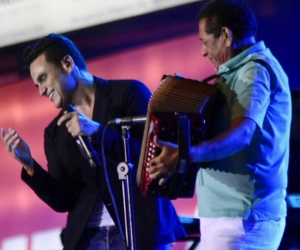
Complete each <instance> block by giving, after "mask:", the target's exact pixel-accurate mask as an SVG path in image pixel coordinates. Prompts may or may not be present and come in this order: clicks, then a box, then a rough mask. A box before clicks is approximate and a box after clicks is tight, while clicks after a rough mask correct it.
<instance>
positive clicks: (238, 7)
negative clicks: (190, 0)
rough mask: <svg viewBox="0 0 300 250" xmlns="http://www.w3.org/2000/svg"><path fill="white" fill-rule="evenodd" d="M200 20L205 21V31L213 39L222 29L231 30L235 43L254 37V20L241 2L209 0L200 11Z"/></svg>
mask: <svg viewBox="0 0 300 250" xmlns="http://www.w3.org/2000/svg"><path fill="white" fill-rule="evenodd" d="M201 19H207V22H206V30H205V31H206V33H208V34H213V35H214V37H215V38H218V37H220V35H221V30H222V27H228V28H229V29H231V30H232V33H233V39H234V41H235V42H237V41H239V40H241V39H244V38H247V37H251V36H255V35H256V31H257V22H256V18H255V16H254V14H253V13H252V11H251V10H250V8H249V7H248V6H247V5H246V4H245V3H244V2H242V1H241V0H211V1H209V2H208V3H206V4H205V5H204V6H203V7H202V8H201V9H200V12H199V14H198V21H200V20H201Z"/></svg>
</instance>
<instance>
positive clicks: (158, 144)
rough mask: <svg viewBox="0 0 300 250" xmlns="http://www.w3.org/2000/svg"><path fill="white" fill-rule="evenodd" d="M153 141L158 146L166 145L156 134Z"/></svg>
mask: <svg viewBox="0 0 300 250" xmlns="http://www.w3.org/2000/svg"><path fill="white" fill-rule="evenodd" d="M153 142H154V144H155V145H156V146H158V147H159V148H162V147H163V146H164V142H163V141H161V140H159V139H158V136H157V135H155V136H154V137H153Z"/></svg>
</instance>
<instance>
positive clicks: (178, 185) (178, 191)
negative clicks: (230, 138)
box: [137, 76, 216, 199]
mask: <svg viewBox="0 0 300 250" xmlns="http://www.w3.org/2000/svg"><path fill="white" fill-rule="evenodd" d="M215 94H216V88H215V86H213V85H210V84H207V83H204V82H200V81H196V80H190V79H185V78H180V77H175V76H164V78H163V80H162V82H161V84H160V85H159V86H158V88H157V89H156V90H155V91H154V93H153V95H152V97H151V99H150V101H149V105H148V113H147V120H146V124H145V131H144V136H143V144H142V150H141V155H140V161H139V166H138V172H137V183H138V186H139V189H140V191H141V193H142V194H143V195H144V196H154V197H163V198H167V199H176V198H184V197H185V198H188V197H192V196H193V194H194V188H195V181H196V176H197V172H198V170H199V167H200V164H197V163H193V164H190V165H188V164H187V162H188V152H189V146H190V145H194V144H197V143H199V142H201V140H203V139H204V137H205V131H206V129H205V125H206V121H207V119H208V117H209V114H210V110H211V107H212V104H213V99H214V98H213V97H214V96H215ZM155 135H157V136H158V138H159V139H160V140H163V141H169V142H172V143H176V144H178V145H179V151H180V152H182V153H180V152H179V158H180V159H179V163H178V167H177V171H176V173H175V174H174V175H173V176H172V177H171V178H170V179H168V181H167V182H166V183H165V184H164V185H163V186H160V185H158V180H151V179H150V178H149V173H148V171H147V169H148V167H149V161H150V160H151V159H152V158H154V157H156V156H158V155H159V154H160V152H161V149H160V148H158V147H156V146H155V144H154V143H153V137H154V136H155ZM181 156H182V157H181Z"/></svg>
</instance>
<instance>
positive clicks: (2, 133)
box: [1, 128, 6, 139]
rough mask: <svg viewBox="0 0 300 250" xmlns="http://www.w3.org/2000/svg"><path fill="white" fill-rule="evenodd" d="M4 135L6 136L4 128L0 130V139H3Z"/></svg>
mask: <svg viewBox="0 0 300 250" xmlns="http://www.w3.org/2000/svg"><path fill="white" fill-rule="evenodd" d="M5 134H6V130H5V128H1V138H2V139H4V137H5Z"/></svg>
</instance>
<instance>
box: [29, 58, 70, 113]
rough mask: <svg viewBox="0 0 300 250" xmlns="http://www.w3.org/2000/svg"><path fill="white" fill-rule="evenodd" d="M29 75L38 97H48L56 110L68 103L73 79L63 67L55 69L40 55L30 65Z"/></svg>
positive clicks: (55, 67)
mask: <svg viewBox="0 0 300 250" xmlns="http://www.w3.org/2000/svg"><path fill="white" fill-rule="evenodd" d="M30 75H31V78H32V80H33V82H34V84H35V86H36V87H38V88H39V93H40V95H42V96H46V97H48V98H49V100H50V101H51V102H53V104H54V106H55V107H56V108H62V107H63V106H64V103H67V102H68V101H69V99H70V96H71V93H72V90H73V89H74V79H73V78H72V76H71V74H70V72H68V71H67V70H65V68H64V67H63V66H62V67H57V66H56V65H55V64H53V63H50V62H48V61H47V60H46V57H45V55H44V54H41V55H40V56H38V57H37V58H36V59H35V60H34V61H33V62H32V63H31V65H30Z"/></svg>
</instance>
